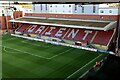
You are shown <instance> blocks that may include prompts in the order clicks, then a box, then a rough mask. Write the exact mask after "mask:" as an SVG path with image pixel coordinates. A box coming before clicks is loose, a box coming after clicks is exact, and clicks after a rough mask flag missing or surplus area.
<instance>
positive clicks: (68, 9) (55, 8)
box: [49, 4, 75, 14]
mask: <svg viewBox="0 0 120 80" xmlns="http://www.w3.org/2000/svg"><path fill="white" fill-rule="evenodd" d="M74 8H75V4H49V13H54V14H55V13H56V14H73V13H74V12H75V9H74Z"/></svg>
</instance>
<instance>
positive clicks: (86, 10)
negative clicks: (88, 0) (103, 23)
mask: <svg viewBox="0 0 120 80" xmlns="http://www.w3.org/2000/svg"><path fill="white" fill-rule="evenodd" d="M76 7H77V10H76V11H75V13H76V14H98V10H99V5H76ZM82 8H84V11H82ZM94 9H95V11H94V12H93V10H94Z"/></svg>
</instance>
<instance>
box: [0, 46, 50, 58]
mask: <svg viewBox="0 0 120 80" xmlns="http://www.w3.org/2000/svg"><path fill="white" fill-rule="evenodd" d="M0 46H1V45H0ZM2 47H5V48H9V49H12V50H15V51H18V52H21V53H25V54H29V55H32V56H35V57H39V58H44V59H49V58H46V57H43V56H39V55H36V54H32V53H29V52H25V51H21V50H18V49H14V48H10V47H6V46H2Z"/></svg>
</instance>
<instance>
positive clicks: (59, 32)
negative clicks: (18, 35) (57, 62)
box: [18, 24, 114, 46]
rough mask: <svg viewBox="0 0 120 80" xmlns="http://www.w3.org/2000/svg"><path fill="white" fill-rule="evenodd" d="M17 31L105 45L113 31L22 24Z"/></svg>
mask: <svg viewBox="0 0 120 80" xmlns="http://www.w3.org/2000/svg"><path fill="white" fill-rule="evenodd" d="M18 32H24V33H26V34H39V35H42V36H50V37H55V38H62V39H67V40H75V41H80V42H84V43H87V42H92V43H94V44H101V45H105V46H107V44H108V43H109V40H110V38H111V37H112V35H113V32H114V31H113V30H109V31H95V30H85V29H78V28H65V27H55V26H42V25H29V24H24V25H23V26H22V27H20V28H19V29H18Z"/></svg>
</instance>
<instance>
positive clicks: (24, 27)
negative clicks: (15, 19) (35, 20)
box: [17, 24, 30, 32]
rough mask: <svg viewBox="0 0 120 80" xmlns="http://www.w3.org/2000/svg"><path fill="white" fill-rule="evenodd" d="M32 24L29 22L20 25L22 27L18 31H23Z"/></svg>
mask: <svg viewBox="0 0 120 80" xmlns="http://www.w3.org/2000/svg"><path fill="white" fill-rule="evenodd" d="M29 26H30V25H29V24H24V25H22V26H20V28H19V29H18V30H17V31H18V32H23V31H25V30H26V29H27V28H28V27H29Z"/></svg>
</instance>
